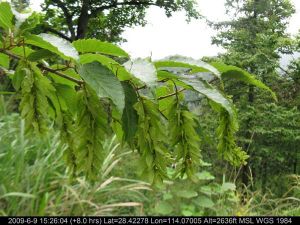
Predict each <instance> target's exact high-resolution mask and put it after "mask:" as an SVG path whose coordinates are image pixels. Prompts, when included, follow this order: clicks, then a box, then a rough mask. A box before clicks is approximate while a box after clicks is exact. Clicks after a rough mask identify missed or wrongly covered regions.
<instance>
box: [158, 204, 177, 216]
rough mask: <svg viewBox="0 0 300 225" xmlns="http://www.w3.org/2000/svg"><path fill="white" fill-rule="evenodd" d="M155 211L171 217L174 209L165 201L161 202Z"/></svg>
mask: <svg viewBox="0 0 300 225" xmlns="http://www.w3.org/2000/svg"><path fill="white" fill-rule="evenodd" d="M155 211H156V212H157V213H159V214H162V215H169V214H171V213H172V211H173V207H172V205H171V204H170V203H168V202H166V201H164V202H159V203H158V205H156V206H155Z"/></svg>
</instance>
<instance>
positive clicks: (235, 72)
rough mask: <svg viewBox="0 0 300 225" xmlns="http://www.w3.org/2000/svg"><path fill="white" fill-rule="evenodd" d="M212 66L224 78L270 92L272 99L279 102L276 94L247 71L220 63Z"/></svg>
mask: <svg viewBox="0 0 300 225" xmlns="http://www.w3.org/2000/svg"><path fill="white" fill-rule="evenodd" d="M211 65H212V66H214V67H215V68H216V69H218V70H219V71H220V72H221V74H222V77H223V78H230V79H236V80H239V81H243V82H245V83H246V84H251V85H254V86H256V87H258V88H260V89H263V90H266V91H268V92H270V93H271V95H272V97H273V98H274V99H275V100H277V97H276V94H275V93H274V92H273V91H272V90H271V89H270V88H269V87H268V86H267V85H265V84H264V83H263V82H261V81H260V80H258V79H256V78H255V76H254V75H252V74H250V73H248V72H247V71H245V70H243V69H241V68H238V67H236V66H230V65H226V64H224V63H219V62H214V63H211Z"/></svg>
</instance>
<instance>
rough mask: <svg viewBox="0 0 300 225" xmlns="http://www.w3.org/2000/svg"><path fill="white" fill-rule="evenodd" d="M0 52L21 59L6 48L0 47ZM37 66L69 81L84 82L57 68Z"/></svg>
mask: <svg viewBox="0 0 300 225" xmlns="http://www.w3.org/2000/svg"><path fill="white" fill-rule="evenodd" d="M0 52H1V53H3V54H5V55H8V56H10V57H12V58H14V59H18V60H21V59H22V57H20V56H18V55H15V54H13V53H12V52H9V51H7V50H5V49H0ZM38 67H39V68H40V69H42V70H46V71H48V72H51V73H54V74H56V75H58V76H60V77H63V78H65V79H68V80H70V81H73V82H75V83H77V84H83V83H84V81H82V80H78V79H76V78H73V77H69V76H68V75H66V74H64V73H61V72H59V71H57V70H55V69H52V68H50V67H47V66H44V65H38Z"/></svg>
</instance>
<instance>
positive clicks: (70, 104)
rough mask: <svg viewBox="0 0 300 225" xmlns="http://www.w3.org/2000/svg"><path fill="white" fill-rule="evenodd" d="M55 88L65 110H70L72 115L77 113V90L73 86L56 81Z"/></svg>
mask: <svg viewBox="0 0 300 225" xmlns="http://www.w3.org/2000/svg"><path fill="white" fill-rule="evenodd" d="M55 89H56V93H57V96H58V99H59V101H60V104H61V105H62V109H63V110H64V111H67V110H69V112H71V113H72V115H75V114H76V111H77V98H76V91H75V89H74V88H73V87H71V86H68V85H64V84H58V83H55Z"/></svg>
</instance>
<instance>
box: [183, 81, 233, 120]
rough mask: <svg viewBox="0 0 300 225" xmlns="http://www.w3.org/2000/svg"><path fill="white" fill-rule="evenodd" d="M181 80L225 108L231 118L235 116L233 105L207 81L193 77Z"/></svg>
mask: <svg viewBox="0 0 300 225" xmlns="http://www.w3.org/2000/svg"><path fill="white" fill-rule="evenodd" d="M179 80H180V81H182V82H184V83H185V84H187V85H189V86H191V87H192V88H193V89H194V90H195V91H197V92H199V93H200V94H203V95H204V96H206V97H207V98H208V99H210V100H211V101H213V102H215V103H216V104H218V105H219V106H221V107H222V108H224V109H225V110H226V111H227V112H228V113H229V114H230V116H232V117H234V116H235V113H234V110H233V105H232V103H231V102H230V101H229V100H228V99H227V98H225V97H224V96H223V95H222V94H221V93H220V92H219V91H218V90H217V89H216V88H214V87H213V86H211V85H210V84H208V83H207V82H206V81H203V80H201V79H199V78H197V77H191V76H180V77H179Z"/></svg>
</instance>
